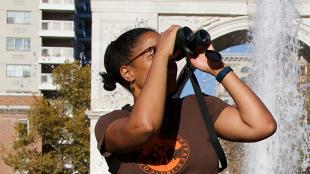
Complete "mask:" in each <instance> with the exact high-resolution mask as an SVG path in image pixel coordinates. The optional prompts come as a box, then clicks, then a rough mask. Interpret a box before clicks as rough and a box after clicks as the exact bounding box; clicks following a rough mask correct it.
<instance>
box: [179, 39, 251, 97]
mask: <svg viewBox="0 0 310 174" xmlns="http://www.w3.org/2000/svg"><path fill="white" fill-rule="evenodd" d="M251 51H252V50H251V48H250V46H249V45H248V44H243V45H237V46H233V47H229V48H226V49H225V50H223V51H221V53H248V52H251ZM195 75H196V77H197V80H198V81H199V84H200V87H201V89H202V91H203V92H204V93H206V94H209V95H215V92H216V80H215V77H213V76H212V75H210V74H208V73H204V72H201V71H199V70H196V71H195ZM189 94H194V90H193V87H192V85H191V83H190V80H188V81H187V82H186V85H185V87H184V89H183V91H182V93H181V97H184V96H187V95H189Z"/></svg>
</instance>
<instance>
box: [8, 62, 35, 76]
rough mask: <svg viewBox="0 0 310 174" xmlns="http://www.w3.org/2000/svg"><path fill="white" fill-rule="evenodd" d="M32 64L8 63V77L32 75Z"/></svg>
mask: <svg viewBox="0 0 310 174" xmlns="http://www.w3.org/2000/svg"><path fill="white" fill-rule="evenodd" d="M30 71H31V65H6V76H7V77H25V78H28V77H30Z"/></svg>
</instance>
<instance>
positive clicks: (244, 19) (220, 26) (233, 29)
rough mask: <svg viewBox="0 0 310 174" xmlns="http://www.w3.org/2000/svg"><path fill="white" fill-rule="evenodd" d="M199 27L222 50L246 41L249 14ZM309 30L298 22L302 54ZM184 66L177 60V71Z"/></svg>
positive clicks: (306, 47)
mask: <svg viewBox="0 0 310 174" xmlns="http://www.w3.org/2000/svg"><path fill="white" fill-rule="evenodd" d="M201 28H203V29H205V30H206V31H208V32H209V33H210V35H211V38H212V40H213V45H214V47H215V48H216V49H217V50H218V51H222V50H224V49H225V48H228V47H231V46H235V45H238V44H242V43H246V42H247V41H248V40H249V36H248V32H249V29H250V21H249V16H238V17H233V18H229V19H224V20H218V21H214V22H212V23H209V24H207V25H204V26H201ZM309 31H310V27H309V26H307V25H306V24H303V23H301V24H300V26H299V30H298V39H299V41H300V45H301V50H300V54H302V55H309V53H310V37H307V34H308V33H309ZM227 38H229V41H228V42H227V41H226V40H227ZM304 58H305V59H306V60H307V61H308V62H310V56H306V57H304ZM184 66H185V61H181V62H179V68H180V69H181V70H180V71H179V73H180V72H182V70H183V68H184ZM180 75H181V74H180Z"/></svg>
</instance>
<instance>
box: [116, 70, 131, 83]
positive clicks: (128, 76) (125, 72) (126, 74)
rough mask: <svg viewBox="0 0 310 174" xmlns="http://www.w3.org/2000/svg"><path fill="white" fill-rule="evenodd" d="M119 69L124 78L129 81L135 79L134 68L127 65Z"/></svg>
mask: <svg viewBox="0 0 310 174" xmlns="http://www.w3.org/2000/svg"><path fill="white" fill-rule="evenodd" d="M119 71H120V74H121V76H122V77H123V79H125V80H126V81H127V82H129V83H130V82H133V81H134V80H135V77H134V74H133V72H132V70H131V69H130V68H128V67H127V66H122V67H121V68H120V70H119Z"/></svg>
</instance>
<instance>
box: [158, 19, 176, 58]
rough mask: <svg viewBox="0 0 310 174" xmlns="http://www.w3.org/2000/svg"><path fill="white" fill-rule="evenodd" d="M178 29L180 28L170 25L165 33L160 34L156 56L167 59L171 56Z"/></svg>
mask: <svg viewBox="0 0 310 174" xmlns="http://www.w3.org/2000/svg"><path fill="white" fill-rule="evenodd" d="M179 28H181V27H180V26H178V25H172V26H171V27H169V28H168V29H167V30H166V31H164V32H162V33H160V37H159V40H158V43H157V46H156V54H159V55H161V56H164V57H167V58H170V57H171V56H172V54H173V50H174V44H175V38H176V33H177V31H178V29H179ZM156 54H155V55H156Z"/></svg>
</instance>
